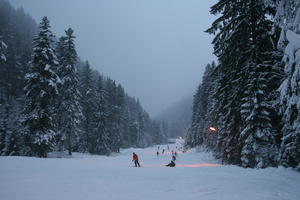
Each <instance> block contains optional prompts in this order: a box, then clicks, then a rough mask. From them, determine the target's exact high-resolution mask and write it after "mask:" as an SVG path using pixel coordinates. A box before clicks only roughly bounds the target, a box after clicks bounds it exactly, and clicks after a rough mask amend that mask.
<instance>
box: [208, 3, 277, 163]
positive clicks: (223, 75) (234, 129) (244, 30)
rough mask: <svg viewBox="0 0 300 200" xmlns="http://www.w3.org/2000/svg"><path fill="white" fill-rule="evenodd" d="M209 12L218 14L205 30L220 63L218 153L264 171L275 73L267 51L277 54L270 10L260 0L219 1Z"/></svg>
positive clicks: (269, 158) (269, 156)
mask: <svg viewBox="0 0 300 200" xmlns="http://www.w3.org/2000/svg"><path fill="white" fill-rule="evenodd" d="M211 12H212V14H221V15H222V16H221V17H219V18H218V19H217V20H216V21H215V22H214V23H213V25H212V27H211V28H210V29H208V30H207V32H209V33H214V34H216V37H215V39H214V40H213V44H214V53H215V54H216V55H217V57H218V58H219V62H220V66H219V69H218V70H219V74H220V80H219V83H218V85H219V86H218V89H217V93H216V96H217V97H216V98H217V99H218V100H219V102H218V104H217V105H216V109H215V110H216V112H218V113H219V114H220V116H219V117H218V118H219V119H218V129H219V131H218V135H219V136H218V139H217V144H216V145H217V152H218V155H219V156H220V157H221V158H222V160H223V161H226V162H230V163H234V164H242V165H243V166H245V167H254V166H258V167H265V166H267V165H269V164H270V163H272V161H274V155H273V154H268V152H271V151H272V150H271V149H272V148H269V147H270V145H271V144H272V143H273V142H274V132H273V130H271V129H272V127H271V119H270V112H269V109H270V106H269V105H268V104H269V99H268V95H267V94H268V91H269V87H270V84H274V83H270V82H268V80H267V77H268V76H270V75H271V74H272V73H273V72H274V71H273V68H272V66H271V64H270V63H268V62H269V61H270V55H269V54H270V53H269V52H273V51H276V48H275V46H274V44H275V43H276V42H274V39H273V37H272V35H271V34H270V32H271V28H272V25H273V22H272V21H271V20H270V19H269V18H268V15H272V9H270V8H269V7H266V6H265V4H264V1H256V0H247V1H237V0H236V1H226V0H220V1H219V2H218V3H217V4H215V5H214V6H213V7H212V10H211ZM246 107H247V108H246ZM241 108H242V109H241ZM240 133H242V134H241V135H240ZM265 144H268V145H265ZM240 158H241V160H240ZM262 160H266V163H262V162H263V161H262Z"/></svg>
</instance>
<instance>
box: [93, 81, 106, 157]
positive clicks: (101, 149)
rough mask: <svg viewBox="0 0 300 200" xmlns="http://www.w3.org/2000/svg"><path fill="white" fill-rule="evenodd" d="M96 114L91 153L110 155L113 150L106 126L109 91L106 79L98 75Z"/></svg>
mask: <svg viewBox="0 0 300 200" xmlns="http://www.w3.org/2000/svg"><path fill="white" fill-rule="evenodd" d="M96 96H97V97H96V102H95V103H96V114H95V122H96V127H95V133H94V134H93V136H92V137H93V138H94V139H93V140H94V141H93V145H92V149H91V153H95V154H102V155H103V154H106V155H108V154H109V153H110V152H111V150H110V148H109V146H110V143H109V137H108V132H107V130H106V129H107V127H106V120H107V93H106V90H105V88H104V79H103V77H102V76H99V77H98V80H97V86H96Z"/></svg>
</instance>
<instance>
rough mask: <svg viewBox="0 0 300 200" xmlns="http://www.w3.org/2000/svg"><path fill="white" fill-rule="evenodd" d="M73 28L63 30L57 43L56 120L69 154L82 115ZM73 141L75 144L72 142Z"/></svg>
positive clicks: (76, 139) (75, 138)
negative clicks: (58, 80)
mask: <svg viewBox="0 0 300 200" xmlns="http://www.w3.org/2000/svg"><path fill="white" fill-rule="evenodd" d="M73 32H74V31H73V30H72V29H71V28H69V29H67V30H66V31H65V33H66V36H63V37H61V38H60V40H59V43H58V45H57V47H58V48H57V54H58V61H59V67H58V75H59V77H60V79H61V84H60V86H59V102H58V112H57V115H59V116H58V120H59V124H60V126H59V127H58V129H59V130H60V134H61V138H62V139H63V140H64V143H65V146H66V149H68V152H69V155H71V154H72V149H73V148H74V145H75V144H76V141H78V134H79V133H80V119H81V117H82V112H81V105H80V93H79V90H78V86H79V81H78V74H77V69H76V66H75V65H76V60H77V53H76V49H75V44H74V39H75V36H74V35H73ZM74 143H75V144H74Z"/></svg>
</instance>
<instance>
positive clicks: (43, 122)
mask: <svg viewBox="0 0 300 200" xmlns="http://www.w3.org/2000/svg"><path fill="white" fill-rule="evenodd" d="M33 45H34V49H33V55H32V60H31V63H30V68H29V72H28V73H27V74H26V77H25V78H26V86H25V95H26V96H25V98H26V99H25V100H26V102H25V110H24V114H25V120H24V124H25V126H26V129H27V131H26V135H25V142H26V145H27V146H28V147H29V150H28V152H27V154H28V155H34V156H39V157H47V152H48V151H50V149H51V147H52V146H53V138H54V135H55V133H54V131H53V117H52V115H53V99H54V97H55V96H56V95H57V94H58V90H57V83H58V82H59V77H58V76H57V74H56V73H54V71H55V70H54V68H55V67H56V66H57V64H58V63H57V58H56V55H55V51H54V49H53V47H52V45H53V34H52V32H51V30H50V23H49V20H48V19H47V17H43V19H42V21H41V23H40V25H39V30H38V33H37V35H36V37H35V38H34V40H33Z"/></svg>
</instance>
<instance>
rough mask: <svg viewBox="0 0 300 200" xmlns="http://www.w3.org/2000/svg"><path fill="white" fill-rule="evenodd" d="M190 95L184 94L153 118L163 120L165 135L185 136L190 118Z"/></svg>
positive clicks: (191, 99)
mask: <svg viewBox="0 0 300 200" xmlns="http://www.w3.org/2000/svg"><path fill="white" fill-rule="evenodd" d="M192 101H193V98H192V95H190V96H186V97H184V98H182V99H181V100H179V101H177V102H175V103H174V104H172V105H171V106H169V107H168V108H166V109H165V110H164V111H162V112H161V113H160V114H158V115H157V116H156V117H155V119H156V120H158V121H163V122H164V123H165V125H166V126H167V131H166V132H167V136H168V137H176V136H185V134H186V132H187V129H188V127H189V126H190V124H191V119H192Z"/></svg>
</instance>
